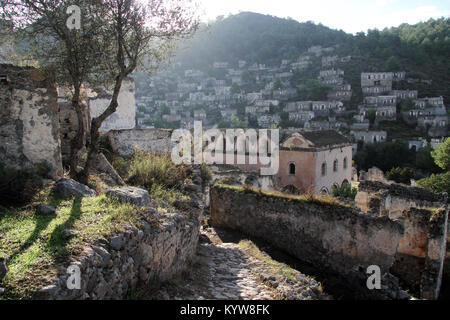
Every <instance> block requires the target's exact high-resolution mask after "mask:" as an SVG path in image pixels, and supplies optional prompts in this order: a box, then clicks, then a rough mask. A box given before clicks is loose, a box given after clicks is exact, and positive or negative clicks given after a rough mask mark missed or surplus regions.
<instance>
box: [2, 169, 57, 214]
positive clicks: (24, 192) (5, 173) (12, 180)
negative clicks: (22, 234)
mask: <svg viewBox="0 0 450 320" xmlns="http://www.w3.org/2000/svg"><path fill="white" fill-rule="evenodd" d="M50 169H51V168H50V166H49V165H48V164H47V163H44V162H43V163H40V164H37V165H35V166H34V167H32V168H25V169H14V168H10V167H7V166H5V165H4V164H2V163H0V204H1V205H4V206H9V205H22V204H26V203H28V202H30V201H31V200H32V199H33V197H34V196H35V195H36V194H37V193H38V192H39V191H40V190H41V189H42V187H43V181H42V180H43V178H45V177H47V175H48V173H49V172H50Z"/></svg>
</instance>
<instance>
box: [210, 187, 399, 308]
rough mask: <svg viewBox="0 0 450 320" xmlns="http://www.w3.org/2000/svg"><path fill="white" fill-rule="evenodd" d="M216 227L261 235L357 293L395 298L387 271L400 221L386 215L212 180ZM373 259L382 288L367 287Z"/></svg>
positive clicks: (393, 284) (395, 294)
mask: <svg viewBox="0 0 450 320" xmlns="http://www.w3.org/2000/svg"><path fill="white" fill-rule="evenodd" d="M210 203H211V219H210V223H211V225H213V226H214V227H219V228H228V229H232V230H236V231H240V232H243V233H245V234H248V235H250V236H253V237H257V238H261V239H264V240H266V241H268V242H269V243H271V244H272V245H274V246H275V247H276V248H279V249H281V250H284V251H286V252H287V253H289V254H291V255H293V256H294V257H296V258H298V259H300V260H302V261H305V262H309V263H311V264H312V265H314V266H315V267H316V268H318V269H321V270H324V271H326V272H329V273H330V274H334V275H336V276H340V277H342V278H343V279H345V281H346V282H347V284H348V286H349V287H350V288H352V289H353V290H356V291H358V292H359V294H360V295H361V296H364V297H370V298H374V297H375V296H377V298H394V299H395V298H397V297H398V292H399V291H398V288H396V284H395V282H396V281H395V279H393V277H392V275H390V273H389V271H390V268H391V266H392V264H393V263H394V259H395V254H396V251H397V247H398V244H399V241H400V239H401V238H402V236H403V228H402V226H401V225H400V224H399V223H397V222H394V221H391V220H390V219H388V218H387V217H371V216H368V215H364V214H362V213H359V212H357V211H355V210H354V209H351V208H348V207H343V206H338V205H328V204H322V203H313V202H307V201H296V200H292V199H286V198H280V197H275V196H266V195H263V194H258V193H255V192H244V191H237V190H232V189H229V188H223V187H218V186H215V187H213V188H212V189H211V196H210ZM372 265H376V266H379V267H380V269H381V272H382V274H383V275H384V276H385V277H384V280H383V285H384V286H385V287H384V289H388V286H391V288H390V290H387V291H383V290H380V291H376V292H375V291H370V292H369V290H368V289H367V286H366V281H367V268H368V267H369V266H372Z"/></svg>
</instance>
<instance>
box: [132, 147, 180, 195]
mask: <svg viewBox="0 0 450 320" xmlns="http://www.w3.org/2000/svg"><path fill="white" fill-rule="evenodd" d="M187 177H188V172H187V167H186V166H185V165H175V164H174V163H173V162H172V159H171V157H170V155H169V154H159V153H146V152H142V151H141V152H136V153H135V154H134V156H133V159H132V160H131V163H130V170H129V178H128V179H127V180H128V182H129V183H131V184H133V185H137V186H145V187H146V188H147V189H149V190H150V189H151V188H152V186H153V185H154V184H159V185H162V186H165V187H167V188H173V187H176V186H179V185H181V184H183V182H184V181H185V179H186V178H187Z"/></svg>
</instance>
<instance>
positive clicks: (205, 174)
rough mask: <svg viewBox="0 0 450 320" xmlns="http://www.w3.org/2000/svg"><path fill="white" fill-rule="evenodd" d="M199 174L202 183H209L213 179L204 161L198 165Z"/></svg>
mask: <svg viewBox="0 0 450 320" xmlns="http://www.w3.org/2000/svg"><path fill="white" fill-rule="evenodd" d="M200 176H201V178H202V181H203V184H204V185H206V184H209V183H210V182H211V181H212V179H213V173H212V171H211V169H210V168H209V167H208V165H207V164H206V163H202V164H201V165H200Z"/></svg>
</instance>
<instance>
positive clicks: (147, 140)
mask: <svg viewBox="0 0 450 320" xmlns="http://www.w3.org/2000/svg"><path fill="white" fill-rule="evenodd" d="M171 137H172V130H164V129H131V130H115V131H110V132H109V133H108V140H109V143H110V144H111V147H112V148H113V150H114V152H116V153H118V154H119V155H121V156H126V155H130V154H133V153H134V152H135V151H137V150H142V151H146V152H151V151H154V152H171V150H172V147H173V143H172V141H171Z"/></svg>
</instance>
